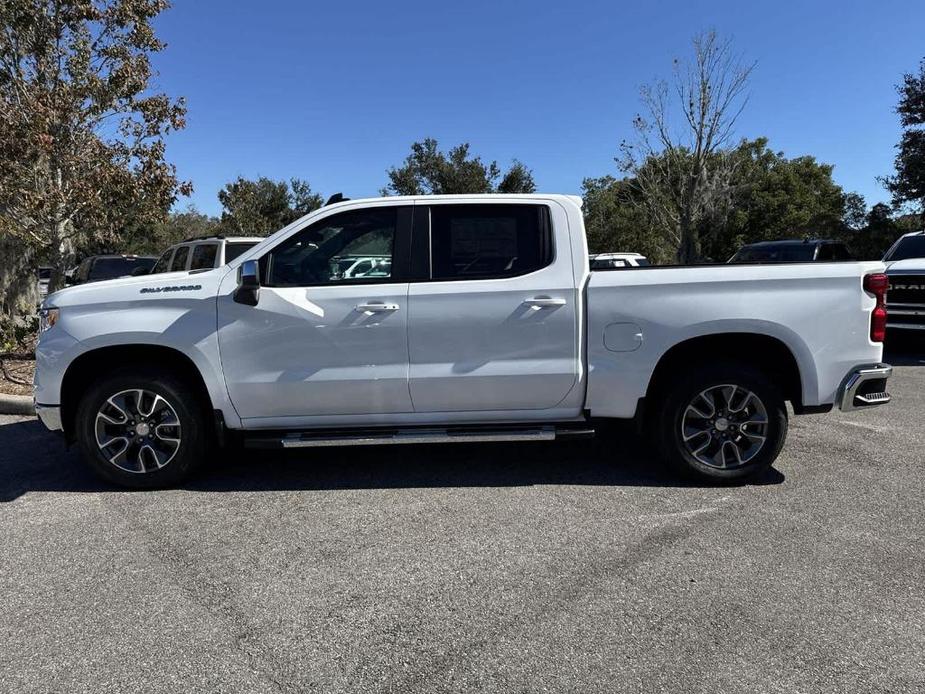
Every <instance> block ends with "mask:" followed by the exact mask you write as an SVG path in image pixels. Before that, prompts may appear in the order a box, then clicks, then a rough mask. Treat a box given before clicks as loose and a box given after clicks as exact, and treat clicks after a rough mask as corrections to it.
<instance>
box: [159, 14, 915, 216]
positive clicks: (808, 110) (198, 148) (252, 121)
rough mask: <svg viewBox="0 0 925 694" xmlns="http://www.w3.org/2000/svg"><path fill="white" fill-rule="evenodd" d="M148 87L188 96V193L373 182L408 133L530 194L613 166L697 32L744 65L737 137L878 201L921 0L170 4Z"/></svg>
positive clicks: (179, 146)
mask: <svg viewBox="0 0 925 694" xmlns="http://www.w3.org/2000/svg"><path fill="white" fill-rule="evenodd" d="M157 28H158V31H159V34H160V36H161V37H162V38H163V39H164V40H165V41H166V42H167V43H168V48H167V50H166V51H165V52H164V53H162V54H160V55H159V56H158V57H157V59H156V61H155V62H156V67H157V69H158V71H159V73H160V74H159V76H158V78H157V85H156V86H157V87H158V88H160V89H163V90H165V91H167V92H168V93H170V94H172V95H175V96H180V95H182V96H185V97H186V98H187V100H188V108H189V113H188V125H187V128H186V129H185V130H184V131H181V132H179V133H176V134H173V135H171V136H170V139H169V140H168V157H169V158H170V160H171V161H173V162H174V163H175V164H176V165H177V168H178V172H179V174H180V176H181V177H182V178H184V179H187V180H192V181H193V184H194V186H195V192H194V194H193V196H192V198H191V199H183V200H181V201H180V203H179V204H178V206H179V207H185V206H186V205H187V204H189V203H190V202H192V203H193V204H194V205H195V206H196V207H198V208H199V209H200V210H202V211H204V212H208V213H211V214H216V213H218V212H219V211H220V209H221V207H220V205H219V203H218V200H217V198H216V193H217V191H218V190H219V188H221V187H222V185H223V184H224V183H225V182H227V181H229V180H231V179H233V178H235V177H236V176H238V175H242V176H245V177H256V176H261V175H262V176H268V177H271V178H275V179H282V178H287V179H288V178H291V177H293V176H296V177H299V178H303V179H306V180H308V181H309V182H310V183H311V185H312V187H313V188H314V189H315V190H318V191H320V192H322V193H323V194H325V195H329V194H331V193H334V192H337V191H342V192H343V193H344V194H345V195H347V196H349V197H363V196H369V195H376V194H377V191H378V190H379V188H381V187H382V186H383V185H384V184H385V182H386V174H385V171H386V169H387V168H388V167H389V166H392V165H395V164H398V163H400V162H401V161H402V160H403V159H404V157H405V156H406V155H407V153H408V151H409V148H410V144H411V143H412V142H413V141H415V140H420V139H423V138H424V137H427V136H430V137H435V138H437V139H438V141H439V142H440V144H441V146H443V147H449V146H451V145H454V144H457V143H459V142H464V141H468V142H470V143H471V145H472V149H473V151H474V152H476V153H478V154H481V155H482V157H483V158H485V159H496V160H498V162H499V163H500V164H502V165H506V164H507V163H509V162H510V160H511V159H513V158H515V157H516V158H518V159H520V160H522V161H523V162H524V163H526V164H527V165H528V166H529V167H530V168H532V169H533V172H534V177H535V179H536V182H537V186H538V189H539V190H540V191H542V192H562V193H577V192H579V191H580V187H581V180H582V179H583V178H584V177H587V176H600V175H604V174H608V173H611V174H616V173H617V169H616V166H615V164H614V163H613V156H614V155H615V153H616V150H617V147H618V145H619V143H620V141H621V140H622V139H624V138H627V137H629V136H630V135H631V134H632V130H631V121H632V117H633V115H634V114H635V113H636V112H637V111H638V110H639V98H638V88H639V86H640V85H641V84H642V83H645V82H650V81H652V79H653V78H656V77H659V76H664V77H668V76H669V75H670V72H671V64H672V59H673V58H674V57H682V56H687V55H689V54H690V47H689V46H690V38H691V36H692V35H693V34H694V33H695V32H696V31H699V30H702V29H705V28H714V29H716V30H717V31H718V32H720V33H721V34H723V35H725V36H729V37H731V38H732V39H733V40H734V42H735V45H736V48H737V49H738V50H739V51H740V52H742V53H743V55H744V56H745V57H746V58H747V59H748V60H755V61H757V63H758V67H757V69H756V72H755V74H754V77H753V79H752V83H751V89H750V91H751V98H750V102H749V105H748V107H747V109H746V111H745V113H744V114H743V116H742V118H741V120H740V121H739V125H738V135H740V136H743V137H756V136H759V135H765V136H768V137H769V138H770V145H771V147H772V148H774V149H775V150H782V151H784V153H785V154H787V155H788V156H797V155H801V154H811V155H814V156H815V157H817V159H819V160H820V161H824V162H828V163H831V164H834V165H835V178H836V180H837V181H838V183H840V184H841V185H842V186H843V187H844V188H845V189H846V190H854V191H858V192H860V193H862V194H863V195H864V196H865V198H866V199H867V202H868V204H873V203H875V202H877V201H879V200H885V199H886V198H887V196H886V194H885V192H884V191H883V190H882V188H881V187H880V185H879V184H878V183H877V181H876V177H877V176H878V175H882V174H888V173H890V171H891V170H892V160H893V156H894V149H893V148H894V146H895V144H896V142H897V140H898V136H899V126H898V121H897V118H896V115H895V114H894V113H893V107H894V106H895V103H896V98H897V97H896V92H895V88H894V85H895V84H896V83H897V82H899V80H900V79H901V76H902V73H903V72H908V71H912V70H913V69H915V68H916V67H917V65H918V62H919V61H920V60H921V59H922V58H923V57H925V38H923V36H925V34H923V29H925V3H923V2H909V1H908V0H907V1H906V2H882V1H881V2H877V3H874V2H860V1H858V2H852V1H847V0H842V1H840V2H810V1H804V2H784V1H777V2H773V3H771V2H764V3H759V2H743V1H742V0H738V1H737V2H695V1H691V0H688V1H685V2H621V1H618V0H611V1H610V2H582V1H581V0H573V1H572V2H561V1H556V0H537V1H536V2H532V3H528V2H504V1H503V0H496V1H495V2H482V0H468V1H467V2H465V3H440V2H428V3H423V2H401V0H393V1H392V2H367V1H365V0H364V1H362V2H346V3H343V2H342V3H326V2H305V1H299V0H262V1H261V2H244V1H242V0H237V1H235V0H174V7H173V8H172V9H170V10H168V11H167V12H166V13H165V14H163V15H162V16H161V17H159V18H158V20H157Z"/></svg>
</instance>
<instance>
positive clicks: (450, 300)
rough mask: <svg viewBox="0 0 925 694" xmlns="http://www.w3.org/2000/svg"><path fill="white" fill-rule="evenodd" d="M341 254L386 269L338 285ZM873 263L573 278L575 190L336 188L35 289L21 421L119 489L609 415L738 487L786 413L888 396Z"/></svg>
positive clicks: (542, 428) (583, 260) (771, 447)
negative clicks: (262, 463) (279, 456)
mask: <svg viewBox="0 0 925 694" xmlns="http://www.w3.org/2000/svg"><path fill="white" fill-rule="evenodd" d="M361 256H362V257H375V258H384V259H388V262H383V263H382V264H381V267H382V269H383V272H382V273H380V274H377V275H375V276H373V275H363V276H348V275H347V274H345V273H344V272H343V268H342V267H341V266H342V260H343V258H350V257H361ZM883 271H884V266H883V264H882V263H880V262H866V263H845V262H838V263H835V262H833V263H815V264H813V265H811V266H810V265H805V264H789V265H788V264H783V265H752V266H749V265H719V266H692V267H640V268H637V269H633V270H630V271H627V270H623V271H601V272H592V271H590V270H589V261H588V248H587V243H586V239H585V233H584V223H583V217H582V211H581V199H580V198H577V197H573V196H566V195H471V196H470V195H459V196H432V197H431V196H428V197H391V198H382V199H370V200H354V201H345V202H340V203H337V204H331V205H328V206H326V207H323V208H321V209H320V210H317V211H315V212H313V213H311V214H309V215H307V216H305V217H303V218H302V219H300V220H298V221H296V222H294V223H293V224H291V225H289V226H287V227H285V228H284V229H282V230H280V231H279V232H277V233H276V234H274V235H273V236H271V237H269V238H267V239H265V240H264V241H262V242H261V243H259V244H258V245H256V246H255V247H253V248H252V249H250V250H249V251H247V252H246V253H244V254H242V255H241V256H240V257H239V258H237V259H236V260H234V261H232V262H231V263H230V264H228V265H226V266H224V267H218V268H214V269H203V270H198V271H196V270H194V271H185V272H168V273H164V274H159V275H149V276H143V277H130V278H124V279H118V280H112V281H108V282H99V283H95V284H92V285H85V286H80V287H74V288H69V289H65V290H63V291H60V292H56V293H55V294H53V295H51V296H49V297H48V298H47V299H46V300H45V302H44V304H43V307H42V311H41V328H40V329H41V336H40V340H39V344H38V349H37V369H36V377H35V402H36V410H37V413H38V416H39V417H40V419H41V420H42V422H44V423H45V425H46V426H47V427H48V428H49V429H52V430H55V431H60V432H63V434H64V436H65V437H66V439H67V441H68V442H74V441H76V443H77V444H78V445H79V448H80V450H81V451H82V454H83V457H84V458H85V460H86V461H87V462H88V463H89V465H90V466H91V467H92V468H93V469H94V470H95V471H96V472H97V473H99V474H100V475H101V476H103V477H104V478H106V479H108V480H111V481H113V482H116V483H118V484H121V485H125V486H129V487H142V488H149V487H160V486H167V485H173V484H177V483H179V482H180V481H181V480H183V479H184V478H186V477H187V476H188V475H189V474H190V473H192V472H193V471H194V470H195V469H196V468H197V467H198V466H199V465H200V464H201V463H202V462H203V460H204V459H205V458H206V457H207V451H208V449H209V447H210V446H213V445H230V444H231V443H235V445H244V446H249V447H255V448H282V449H290V448H303V447H312V446H338V445H367V444H402V443H414V444H419V443H440V442H465V441H542V440H549V439H556V438H564V437H570V436H571V437H580V436H588V435H591V434H593V432H594V429H595V427H596V426H598V425H599V423H601V422H603V421H605V420H611V419H622V420H632V419H635V420H636V422H637V423H638V424H639V425H640V429H641V430H642V431H644V432H645V433H646V434H647V435H648V436H650V437H651V438H652V441H653V442H654V445H655V450H657V451H658V453H659V454H660V457H662V458H664V459H665V460H667V461H668V462H669V463H671V464H672V465H674V466H675V467H676V468H678V469H679V470H681V471H684V472H687V473H690V474H693V475H695V476H699V477H701V478H705V479H707V480H713V481H731V480H738V479H741V478H745V477H747V476H749V475H754V474H757V473H759V472H761V471H762V470H764V469H765V468H767V467H768V466H770V465H771V464H772V463H773V461H774V459H775V458H776V457H777V455H778V453H779V452H780V450H781V447H782V446H783V444H784V439H785V437H786V434H787V424H788V409H787V406H786V403H787V402H789V403H790V404H791V406H792V410H793V412H794V413H796V414H803V413H815V412H824V411H828V410H830V409H831V408H832V407H833V405H835V406H837V407H839V408H841V409H842V410H853V409H858V408H865V407H873V406H876V405H881V404H883V403H886V402H888V401H889V399H890V396H889V395H888V394H887V392H886V381H887V379H888V377H889V376H890V373H891V368H890V367H889V366H888V365H885V364H883V363H881V359H882V342H883V335H884V331H885V322H886V312H885V309H884V300H885V294H886V289H887V278H886V276H885V275H884V274H883ZM614 455H615V457H616V456H619V450H615V451H614Z"/></svg>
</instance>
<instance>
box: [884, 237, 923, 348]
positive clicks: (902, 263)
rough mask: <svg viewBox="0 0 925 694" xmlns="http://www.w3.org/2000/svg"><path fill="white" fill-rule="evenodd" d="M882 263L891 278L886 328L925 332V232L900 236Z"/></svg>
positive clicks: (887, 299) (887, 301) (887, 300)
mask: <svg viewBox="0 0 925 694" xmlns="http://www.w3.org/2000/svg"><path fill="white" fill-rule="evenodd" d="M883 262H885V263H886V268H887V269H886V274H887V275H888V276H889V278H890V290H889V291H888V292H887V295H886V307H887V324H886V326H887V327H888V328H890V329H891V330H896V329H899V330H905V331H912V330H916V331H925V231H915V232H912V233H911V234H904V235H903V236H901V237H899V239H898V240H897V241H896V243H894V244H893V246H892V247H891V248H890V250H888V251H887V252H886V255H884V256H883ZM918 334H925V333H922V332H920V333H918Z"/></svg>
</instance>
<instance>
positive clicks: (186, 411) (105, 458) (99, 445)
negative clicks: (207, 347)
mask: <svg viewBox="0 0 925 694" xmlns="http://www.w3.org/2000/svg"><path fill="white" fill-rule="evenodd" d="M75 424H76V428H75V430H76V433H77V440H78V444H79V446H80V449H81V452H82V453H83V457H84V460H85V461H86V462H87V463H88V464H89V466H90V467H91V468H92V469H93V471H94V472H96V474H98V475H99V476H100V477H102V478H104V479H106V480H108V481H110V482H114V483H115V484H118V485H121V486H123V487H131V488H135V489H152V488H157V487H167V486H171V485H174V484H177V483H179V482H181V481H182V480H184V479H186V478H187V477H189V475H191V474H192V473H193V472H194V471H195V469H196V468H197V467H199V465H201V463H202V461H203V458H204V457H205V452H206V438H207V437H206V428H205V427H206V418H205V416H204V412H203V407H202V404H201V403H200V402H199V398H197V397H196V394H195V393H194V392H192V391H191V389H190V388H189V387H188V385H187V384H186V383H184V382H183V381H182V380H180V379H178V378H176V377H175V376H173V375H172V374H170V373H169V372H166V371H163V370H161V369H152V368H133V367H128V368H125V369H120V370H118V371H116V372H114V373H113V374H112V375H110V376H108V377H106V378H103V379H101V380H100V381H98V382H97V383H95V384H94V385H93V386H92V387H91V388H90V389H89V390H88V391H87V393H86V394H85V395H84V397H83V398H82V399H81V401H80V403H79V405H78V407H77V413H76V422H75Z"/></svg>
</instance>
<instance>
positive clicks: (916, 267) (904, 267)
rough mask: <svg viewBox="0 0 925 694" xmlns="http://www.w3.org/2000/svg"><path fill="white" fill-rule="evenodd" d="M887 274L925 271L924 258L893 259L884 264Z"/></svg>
mask: <svg viewBox="0 0 925 694" xmlns="http://www.w3.org/2000/svg"><path fill="white" fill-rule="evenodd" d="M886 271H887V274H890V273H894V272H895V273H899V272H915V273H918V272H921V273H925V258H906V259H905V260H894V261H893V262H887V264H886Z"/></svg>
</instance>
